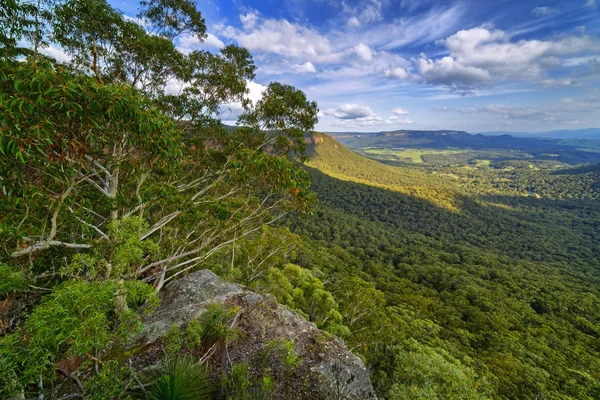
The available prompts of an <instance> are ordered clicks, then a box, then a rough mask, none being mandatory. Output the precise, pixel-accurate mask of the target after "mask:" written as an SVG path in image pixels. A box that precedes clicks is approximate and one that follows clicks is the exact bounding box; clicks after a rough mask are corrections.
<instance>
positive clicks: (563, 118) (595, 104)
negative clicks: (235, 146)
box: [112, 0, 600, 132]
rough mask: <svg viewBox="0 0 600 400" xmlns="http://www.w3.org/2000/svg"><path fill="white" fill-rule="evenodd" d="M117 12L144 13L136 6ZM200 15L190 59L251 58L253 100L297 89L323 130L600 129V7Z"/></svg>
mask: <svg viewBox="0 0 600 400" xmlns="http://www.w3.org/2000/svg"><path fill="white" fill-rule="evenodd" d="M112 3H113V5H114V6H115V7H116V8H117V9H120V10H121V11H123V13H125V14H126V15H131V16H133V15H135V14H136V7H135V3H134V2H130V1H124V0H113V1H112ZM197 5H198V9H199V10H200V11H201V13H202V15H203V17H204V18H205V20H206V24H207V28H208V29H207V32H208V37H207V38H206V39H205V40H204V41H200V40H199V39H198V38H197V37H189V36H185V37H180V38H179V39H178V46H179V48H180V50H181V51H184V52H187V51H191V50H194V49H202V50H209V51H213V52H217V51H218V50H219V48H222V47H223V46H225V45H228V44H237V45H239V46H243V47H246V48H248V49H249V50H250V52H251V53H252V55H253V57H254V60H255V63H256V65H257V67H258V70H257V73H256V78H255V80H254V81H253V82H250V83H249V87H250V94H249V97H250V98H251V99H252V100H254V101H256V100H257V99H259V98H260V92H261V90H263V89H264V88H265V87H266V85H268V84H269V82H272V81H279V82H283V83H287V84H290V85H293V86H295V87H296V88H298V89H301V90H302V91H304V92H305V93H306V95H307V97H308V98H309V99H310V100H315V101H316V102H317V103H318V105H319V109H320V112H319V123H318V124H317V126H316V129H317V130H320V131H325V132H340V131H361V132H367V131H371V132H373V131H384V130H398V129H417V130H431V129H453V130H466V131H468V132H486V131H530V132H535V131H547V130H556V129H583V128H590V127H600V0H561V1H555V0H541V1H537V0H516V1H513V0H463V1H439V0H438V1H434V0H362V1H357V0H344V1H338V0H246V1H241V0H198V1H197ZM234 108H235V107H231V108H230V109H227V108H226V109H224V113H223V118H224V119H225V120H231V121H233V119H234V118H235V115H236V112H235V110H234ZM229 110H231V111H229ZM228 112H229V113H228Z"/></svg>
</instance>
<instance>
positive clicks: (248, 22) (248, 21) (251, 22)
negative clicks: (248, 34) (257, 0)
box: [240, 13, 258, 31]
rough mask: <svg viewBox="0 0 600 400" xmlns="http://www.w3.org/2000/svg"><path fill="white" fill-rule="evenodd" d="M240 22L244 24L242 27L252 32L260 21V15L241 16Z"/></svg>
mask: <svg viewBox="0 0 600 400" xmlns="http://www.w3.org/2000/svg"><path fill="white" fill-rule="evenodd" d="M240 21H241V22H242V26H243V27H244V29H245V30H247V31H248V30H250V29H252V28H254V26H255V25H256V21H258V15H256V14H255V13H248V14H246V15H240Z"/></svg>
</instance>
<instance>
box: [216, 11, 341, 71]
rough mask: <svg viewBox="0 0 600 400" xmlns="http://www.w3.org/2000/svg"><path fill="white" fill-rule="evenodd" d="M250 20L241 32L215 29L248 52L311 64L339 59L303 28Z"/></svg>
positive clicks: (324, 40)
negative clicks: (263, 53) (294, 59)
mask: <svg viewBox="0 0 600 400" xmlns="http://www.w3.org/2000/svg"><path fill="white" fill-rule="evenodd" d="M253 15H254V14H253ZM252 21H253V22H252V23H251V24H247V25H246V26H245V28H244V30H243V31H242V30H239V29H236V28H234V27H232V26H218V27H217V30H218V33H219V34H220V35H221V36H224V37H226V38H229V39H233V40H235V41H236V42H237V43H238V44H239V45H240V46H242V47H246V48H247V49H248V50H250V51H251V52H265V53H272V54H278V55H281V56H285V57H291V58H296V59H301V60H302V61H310V62H312V63H329V62H334V61H339V60H340V59H341V58H342V56H343V54H342V53H340V52H336V51H335V50H334V49H333V47H332V45H331V43H330V41H329V39H328V38H326V37H324V36H322V35H321V34H319V33H318V32H317V31H315V30H313V29H310V28H308V27H306V26H302V25H300V24H295V23H291V22H289V21H287V20H285V19H281V20H275V19H264V18H258V17H257V18H256V19H255V20H254V19H253V20H252ZM246 27H247V28H246Z"/></svg>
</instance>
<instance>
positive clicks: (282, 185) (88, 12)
mask: <svg viewBox="0 0 600 400" xmlns="http://www.w3.org/2000/svg"><path fill="white" fill-rule="evenodd" d="M15 4H16V6H15ZM15 4H13V3H10V4H9V7H12V8H10V10H9V11H10V12H12V14H10V13H7V14H5V15H9V16H10V15H13V16H14V15H19V16H20V18H21V17H22V27H23V28H18V29H17V28H15V30H14V32H13V34H12V36H6V37H3V38H2V40H3V45H4V46H5V48H4V50H3V55H4V58H3V59H2V60H0V63H1V64H0V112H1V116H0V153H1V154H2V157H1V158H0V187H1V189H2V190H1V193H0V197H2V201H1V202H0V215H1V216H2V217H1V218H0V238H1V239H2V240H1V244H0V247H1V248H2V254H1V255H0V261H1V262H3V263H5V264H6V265H2V268H1V269H0V274H1V275H2V276H6V277H8V279H9V280H10V282H13V283H14V285H12V286H11V287H10V288H4V286H2V287H1V288H2V292H0V296H1V298H0V300H1V301H2V302H3V304H12V303H14V302H26V303H27V308H21V309H20V310H21V311H19V313H20V314H19V315H18V316H15V318H16V319H14V318H13V316H11V319H14V320H16V321H18V323H17V326H16V327H12V326H11V327H9V328H8V330H3V332H2V334H3V335H4V336H3V337H2V346H0V347H2V349H1V351H0V368H2V371H3V372H5V373H3V374H1V375H2V376H1V377H0V383H1V384H2V386H3V389H2V390H4V392H0V393H1V395H2V396H4V395H5V394H6V395H7V396H8V395H20V394H23V393H24V392H27V391H31V392H34V393H36V392H40V393H41V392H42V391H43V388H44V387H46V388H47V387H50V383H51V381H52V380H53V378H54V375H53V374H52V373H50V372H51V371H52V370H53V369H57V368H60V367H58V366H57V365H58V363H60V362H61V361H62V360H64V359H66V358H70V357H78V358H81V359H82V360H80V361H82V364H81V365H82V367H81V368H82V369H81V370H80V371H83V370H85V369H86V368H89V367H90V365H95V366H96V368H95V370H96V374H97V373H98V369H99V368H100V366H101V365H103V363H102V360H103V359H104V358H105V357H108V356H109V355H108V354H107V352H106V350H107V347H109V346H118V345H119V343H121V342H120V338H123V335H122V333H119V332H121V330H120V329H121V328H122V327H124V326H131V324H133V323H135V318H134V319H133V320H131V319H127V321H125V320H122V318H123V317H122V316H124V315H128V316H131V315H132V310H133V309H135V308H137V307H138V306H140V305H141V304H143V303H145V302H146V303H147V305H148V301H150V300H151V299H152V298H153V296H154V294H155V292H156V291H157V290H160V289H161V288H162V287H163V286H164V284H165V283H166V282H168V281H170V280H173V279H176V278H177V277H179V276H181V275H182V274H185V273H187V272H188V271H190V270H192V269H194V268H198V266H200V265H201V264H202V262H203V261H205V260H206V259H207V258H208V257H210V256H211V255H212V254H215V253H216V252H218V251H219V250H220V249H223V248H225V247H227V246H230V245H232V244H234V243H235V242H236V241H239V240H241V239H243V238H244V237H246V236H248V235H250V234H252V233H253V232H256V231H258V230H260V229H261V226H262V225H263V224H264V223H272V222H273V221H275V220H277V219H279V218H280V217H281V215H283V214H284V213H286V212H288V211H289V210H291V209H306V207H308V206H309V205H310V203H311V201H312V200H313V197H312V196H311V195H310V192H309V191H308V185H309V179H308V175H307V174H306V172H305V171H303V170H302V169H300V168H299V167H298V164H297V163H296V162H295V160H294V159H293V157H291V156H290V154H288V152H284V151H278V150H279V149H276V148H275V147H274V146H264V145H257V143H258V142H260V143H261V144H262V143H263V141H262V138H264V135H265V132H263V131H262V130H261V127H263V126H267V125H268V124H266V123H264V122H263V121H266V120H268V119H269V118H270V116H269V115H268V112H267V111H268V110H267V109H265V107H264V106H260V105H256V106H253V105H251V104H250V103H248V102H247V101H245V100H244V96H245V94H246V93H247V79H250V78H252V77H253V76H254V70H255V67H254V63H253V61H252V58H251V56H250V54H249V53H248V51H247V50H245V49H241V48H238V47H235V46H227V47H225V48H224V49H222V50H221V51H220V52H219V53H218V54H213V53H209V52H200V51H199V52H192V53H190V54H189V55H185V54H181V53H179V52H178V51H177V49H176V47H175V44H174V42H173V40H174V38H175V37H177V36H178V35H181V34H194V35H197V36H198V37H199V38H200V39H202V38H203V37H204V33H205V26H204V21H203V19H202V16H201V14H200V13H199V12H198V11H197V10H196V9H195V7H193V4H192V3H191V2H189V1H185V0H179V1H161V0H159V1H149V2H143V3H142V10H141V12H140V16H142V17H143V18H145V20H146V21H148V23H149V24H148V26H149V28H148V26H141V25H139V24H138V23H136V22H134V21H130V20H125V19H124V17H123V16H122V15H121V14H119V13H118V12H116V11H115V10H114V9H113V8H112V7H111V6H110V5H108V4H107V3H106V2H105V1H102V0H83V1H72V0H67V1H58V2H56V3H52V4H50V5H48V10H50V12H51V13H52V15H51V16H52V18H51V19H50V20H51V24H50V25H49V26H50V32H48V33H47V35H46V36H45V39H48V40H52V41H54V42H56V43H58V44H60V45H61V46H62V47H63V49H64V50H65V51H66V52H67V54H69V55H70V57H71V60H70V62H68V63H64V64H63V63H59V62H56V61H54V60H51V59H47V58H45V57H42V56H40V55H39V53H38V51H37V50H38V49H37V48H36V46H31V47H33V50H32V51H31V52H30V53H31V57H29V58H27V59H23V60H19V61H17V57H18V56H19V55H20V54H22V53H23V52H21V51H20V50H19V49H18V48H17V47H16V44H17V40H18V39H24V40H27V39H29V40H33V41H34V43H35V44H37V43H40V41H39V40H38V38H37V36H36V35H33V36H32V35H31V34H30V31H29V30H28V29H30V27H31V26H33V25H31V22H30V21H35V20H36V17H37V15H38V14H39V13H40V10H38V9H37V8H36V7H35V6H31V7H29V6H28V7H24V6H23V7H22V6H21V4H20V3H15ZM13 6H14V7H13ZM44 6H46V5H45V4H44ZM15 10H16V11H15ZM19 13H20V14H19ZM2 23H3V24H4V23H6V21H3V22H2ZM146 28H148V29H150V30H151V32H148V31H146ZM19 29H20V30H19ZM36 29H37V27H36ZM38 32H41V30H40V31H38ZM7 38H8V39H7ZM32 38H33V39H32ZM4 39H6V40H4ZM172 79H176V80H179V81H180V82H182V83H183V84H185V85H187V87H186V89H184V90H183V91H182V92H181V93H180V94H178V95H169V94H166V93H164V89H165V86H166V84H167V82H168V81H169V80H172ZM290 96H292V97H293V98H295V99H300V100H302V99H303V101H300V103H298V102H292V103H290V101H288V100H289V97H290ZM231 101H242V102H243V104H244V106H245V107H246V110H247V113H248V115H252V116H253V120H252V121H253V124H247V125H248V126H246V127H243V128H242V127H240V128H239V129H236V130H231V129H226V128H224V127H223V126H222V125H221V124H220V121H219V120H218V111H219V107H220V105H221V104H223V103H226V102H231ZM263 102H269V104H271V105H272V106H273V107H280V108H279V112H281V113H285V109H286V107H287V108H288V109H289V110H290V113H296V114H302V113H304V114H303V115H304V116H305V118H295V119H292V120H286V121H283V122H281V123H279V124H278V125H277V131H272V132H271V131H270V132H269V133H268V134H269V135H271V136H272V139H273V140H274V142H273V143H275V142H276V141H277V136H278V135H282V136H285V135H287V133H288V132H298V130H304V129H311V128H312V126H313V125H314V122H316V113H317V110H316V105H314V103H311V102H308V101H306V99H305V97H304V95H303V94H302V93H301V92H299V91H297V90H296V89H294V88H292V87H289V86H286V87H285V88H284V90H283V91H278V92H270V93H267V94H266V95H265V97H264V98H263ZM261 104H262V103H261ZM302 110H304V111H302ZM311 121H312V124H311ZM255 137H259V138H261V139H260V140H256V139H255ZM286 140H287V139H286ZM298 140H299V139H298ZM295 147H298V146H295ZM290 148H291V147H290ZM298 149H300V147H298ZM23 288H25V289H23ZM27 288H31V290H33V291H34V292H37V295H35V296H29V295H28V290H29V289H27ZM134 288H135V290H134ZM86 291H92V292H94V294H97V295H98V296H100V297H98V298H90V299H88V300H89V304H85V302H84V303H79V302H78V300H81V299H82V294H83V293H85V292H86ZM42 295H43V296H42ZM40 296H41V297H42V298H43V299H44V300H43V301H42V302H41V303H40V302H39V299H40ZM79 306H82V307H85V306H89V309H88V308H86V310H88V311H90V314H89V315H88V314H85V313H83V314H82V310H79V309H78V307H79ZM28 310H32V311H31V313H28ZM84 314H85V315H84ZM78 315H79V317H80V318H78ZM61 321H71V322H72V323H71V322H70V323H69V324H66V325H64V326H57V325H56V324H59V325H60V323H61ZM81 324H83V325H81ZM3 329H4V326H3ZM49 329H50V330H51V331H52V332H51V333H48V332H49V331H48V330H49ZM90 330H91V331H93V332H96V333H97V334H98V335H99V336H97V337H95V338H94V340H96V339H98V340H97V341H94V342H93V343H92V342H90V341H89V340H87V339H86V337H87V336H86V335H88V334H87V333H86V332H89V331H90ZM44 332H45V333H44ZM90 346H91V347H90ZM5 350H6V351H5ZM23 360H26V362H25V361H23ZM57 370H58V369H57ZM12 371H17V372H19V373H20V376H17V377H15V376H14V375H13V372H12ZM59 372H60V371H59ZM88 372H89V369H88ZM65 376H67V375H65ZM78 376H79V378H81V377H82V376H83V375H81V374H79V373H77V374H75V375H71V374H70V373H68V377H69V378H70V379H72V380H77V381H79V378H78ZM80 383H81V382H80ZM77 386H80V384H78V385H77ZM4 387H6V389H4ZM7 391H8V392H7ZM80 391H81V388H80Z"/></svg>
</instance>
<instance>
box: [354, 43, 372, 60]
mask: <svg viewBox="0 0 600 400" xmlns="http://www.w3.org/2000/svg"><path fill="white" fill-rule="evenodd" d="M354 52H355V53H356V55H357V56H359V57H360V58H361V59H363V60H364V61H369V60H371V58H373V52H372V51H371V48H370V47H369V46H367V45H366V44H364V43H359V44H357V45H356V46H354Z"/></svg>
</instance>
